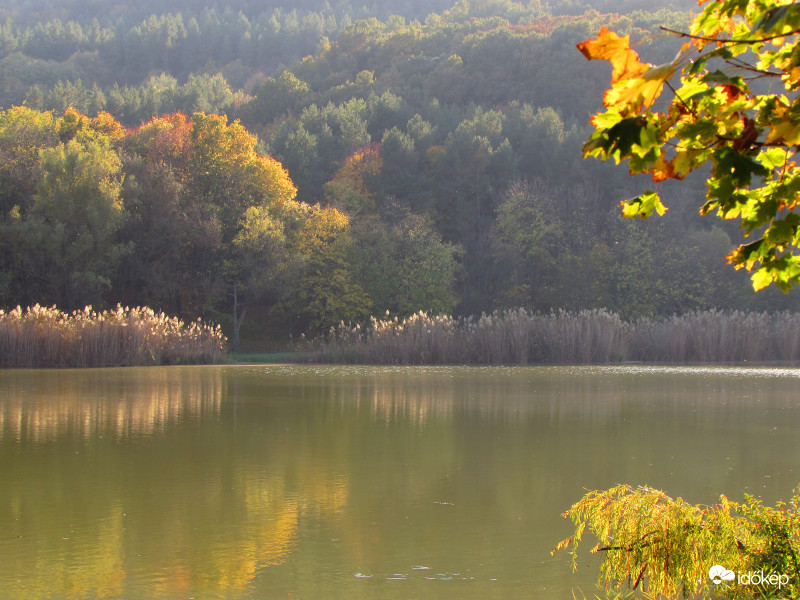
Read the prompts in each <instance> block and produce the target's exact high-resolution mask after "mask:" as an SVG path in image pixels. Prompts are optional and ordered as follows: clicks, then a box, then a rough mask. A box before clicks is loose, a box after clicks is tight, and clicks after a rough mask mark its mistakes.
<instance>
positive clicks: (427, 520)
mask: <svg viewBox="0 0 800 600" xmlns="http://www.w3.org/2000/svg"><path fill="white" fill-rule="evenodd" d="M799 384H800V370H795V369H778V368H774V369H773V368H678V367H663V368H653V367H638V366H625V367H514V368H502V367H481V368H477V367H476V368H472V367H435V368H434V367H409V368H404V367H352V366H347V367H339V366H281V365H277V366H223V367H216V366H215V367H166V368H152V367H151V368H127V369H97V370H94V369H90V370H35V371H34V370H7V371H0V478H1V479H0V590H2V597H3V598H9V599H28V598H30V599H34V598H35V599H45V598H53V599H56V598H58V599H60V598H65V599H67V598H68V599H73V598H76V599H77V598H80V599H84V598H123V599H126V600H127V599H136V600H138V599H162V598H163V599H179V598H196V599H198V600H199V599H201V598H202V599H231V600H233V599H237V600H238V599H253V600H255V599H258V600H261V599H273V598H274V599H279V598H280V599H287V598H291V599H295V600H297V599H300V600H310V599H327V600H337V599H342V600H345V599H347V600H351V599H401V598H402V599H410V598H428V599H439V598H441V599H445V598H447V599H449V598H460V599H488V598H565V599H569V598H572V590H574V589H576V586H580V589H581V590H583V593H585V595H586V596H587V597H594V593H595V591H596V590H595V589H594V587H593V586H594V581H595V580H596V576H597V561H596V559H595V558H594V557H592V558H591V559H586V557H584V560H582V561H581V563H580V569H579V570H578V572H577V573H573V572H572V571H571V569H570V566H569V557H568V555H566V554H563V553H562V554H560V555H557V556H556V557H552V556H551V555H550V550H551V549H552V547H553V546H554V545H555V544H556V543H557V542H558V541H559V540H561V539H562V538H564V537H566V536H567V535H569V534H570V533H571V528H570V523H569V522H567V521H566V520H565V519H563V518H562V517H561V516H560V515H561V513H563V512H564V511H565V510H566V509H567V508H569V506H570V505H571V504H572V503H574V502H575V501H577V500H578V499H580V498H581V496H582V495H583V494H584V493H585V491H586V490H589V489H604V488H608V487H611V486H613V485H615V484H618V483H631V484H647V485H650V486H653V487H656V488H660V489H663V490H665V491H666V492H667V493H668V494H670V495H673V496H681V497H683V498H684V499H686V500H687V501H689V502H692V503H707V504H710V503H714V502H715V501H716V500H717V498H718V497H719V495H720V494H721V493H726V494H727V495H728V496H729V497H731V498H732V499H736V500H740V499H742V496H743V494H744V493H745V492H748V493H752V494H754V495H756V496H761V497H763V498H764V500H765V501H767V502H768V503H774V502H775V501H776V500H778V499H781V498H788V497H789V496H790V495H791V493H792V489H793V488H794V487H795V486H796V485H797V484H798V482H800V465H798V456H800V436H798V435H797V432H798V431H799V430H800V385H799ZM587 542H589V540H588V539H587ZM591 543H593V542H591ZM591 543H587V544H586V546H585V548H586V549H588V548H589V547H590V545H591ZM579 597H580V595H579Z"/></svg>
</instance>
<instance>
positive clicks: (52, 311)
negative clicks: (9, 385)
mask: <svg viewBox="0 0 800 600" xmlns="http://www.w3.org/2000/svg"><path fill="white" fill-rule="evenodd" d="M225 343H226V339H225V336H224V335H222V331H221V330H220V327H219V325H217V326H211V325H207V324H205V323H203V322H201V321H200V320H199V319H198V320H197V321H192V322H191V323H189V324H188V325H187V324H186V323H184V322H183V321H181V320H180V319H178V318H176V317H168V316H167V315H165V314H164V313H156V312H155V311H153V310H152V309H150V308H145V307H136V308H127V307H125V308H123V307H122V306H119V305H117V308H116V309H114V310H104V311H101V312H97V311H94V310H92V307H91V306H87V307H85V308H84V309H83V310H76V311H73V312H71V313H65V312H63V311H60V310H58V309H57V308H56V307H54V306H53V307H49V308H48V307H42V306H39V305H38V304H37V305H35V306H32V307H28V308H26V309H25V310H22V308H20V307H19V306H18V307H17V308H15V309H13V310H11V311H9V312H5V311H3V310H0V367H19V368H30V367H123V366H147V365H177V364H198V363H200V364H209V363H220V362H223V361H224V359H225Z"/></svg>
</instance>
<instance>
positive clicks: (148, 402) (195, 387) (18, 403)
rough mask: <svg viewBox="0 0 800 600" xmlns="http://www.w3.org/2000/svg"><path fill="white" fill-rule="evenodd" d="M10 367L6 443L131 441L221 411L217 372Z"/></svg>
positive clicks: (1, 399)
mask: <svg viewBox="0 0 800 600" xmlns="http://www.w3.org/2000/svg"><path fill="white" fill-rule="evenodd" d="M39 373H40V375H39V376H37V372H35V371H8V372H7V373H5V374H3V376H2V379H0V390H2V391H3V393H2V395H1V396H0V441H2V440H3V439H4V438H11V439H14V440H16V441H18V442H21V441H26V442H34V443H41V442H47V441H52V440H55V439H56V438H58V437H60V436H65V435H69V436H77V437H81V438H84V439H89V438H93V437H95V436H96V435H104V436H113V437H115V438H120V439H125V438H130V437H136V436H144V435H152V434H155V433H163V432H164V431H166V430H167V429H168V428H169V427H170V426H171V425H175V424H177V423H179V422H181V421H183V420H186V419H192V418H198V417H200V416H202V415H215V414H219V410H220V402H221V399H222V377H221V373H220V371H219V370H218V369H205V370H203V369H200V370H196V371H195V372H193V373H192V375H191V376H187V371H186V370H184V369H168V368H165V369H161V368H152V369H149V370H147V371H143V370H141V369H136V370H131V371H130V372H124V371H122V370H118V369H108V370H106V371H102V372H98V371H71V372H66V371H65V372H52V371H40V372H39Z"/></svg>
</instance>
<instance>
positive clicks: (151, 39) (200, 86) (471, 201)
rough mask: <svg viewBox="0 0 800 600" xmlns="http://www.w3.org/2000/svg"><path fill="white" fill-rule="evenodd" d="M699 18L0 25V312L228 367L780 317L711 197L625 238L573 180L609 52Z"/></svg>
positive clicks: (585, 165) (609, 202)
mask: <svg viewBox="0 0 800 600" xmlns="http://www.w3.org/2000/svg"><path fill="white" fill-rule="evenodd" d="M695 9H696V5H695V3H694V2H674V3H671V4H668V3H665V2H653V1H647V0H641V1H633V0H632V1H630V2H615V3H613V4H612V3H610V2H591V1H589V2H581V1H577V0H576V1H571V0H570V1H564V2H554V3H553V4H551V5H548V4H542V3H539V2H529V3H518V2H512V1H510V0H474V1H467V0H461V1H459V2H457V3H456V4H454V5H451V4H450V3H449V2H430V1H427V2H421V1H412V0H409V1H406V2H396V3H390V2H376V3H375V4H374V5H373V6H366V5H365V6H358V7H356V6H354V5H352V4H351V3H350V2H347V1H343V2H330V1H328V2H319V1H318V0H317V1H309V2H295V3H293V4H292V5H291V6H290V7H287V6H284V5H280V4H279V3H278V4H275V5H272V4H271V3H264V2H252V1H248V0H242V1H241V2H238V3H237V2H230V3H227V4H224V5H221V4H216V5H214V4H208V3H201V2H197V1H194V0H178V1H176V2H171V3H170V4H169V5H168V6H164V5H163V4H157V3H155V2H151V1H147V0H146V1H143V2H140V3H137V4H136V5H133V4H126V3H111V2H105V1H103V0H95V1H93V2H77V1H75V2H69V1H64V2H61V3H58V4H57V5H54V4H53V3H49V2H43V1H42V2H39V1H37V0H29V1H25V2H21V3H17V4H15V5H14V8H5V9H0V20H2V22H3V24H2V25H1V26H0V106H2V112H0V307H6V308H13V307H14V306H16V305H22V306H26V305H32V304H34V303H40V304H42V305H53V304H55V305H57V306H58V307H59V308H60V309H63V310H73V309H76V308H82V307H83V306H84V305H86V304H91V305H93V306H95V307H98V308H107V307H113V306H115V305H116V304H117V303H121V304H123V305H130V306H134V305H147V306H150V307H152V308H154V309H156V310H163V311H165V312H167V313H168V314H174V315H179V316H180V317H182V318H185V319H189V320H192V319H196V318H197V317H203V318H205V319H211V320H213V321H215V322H218V323H221V324H222V325H223V328H224V329H225V331H226V332H228V333H229V334H230V335H231V337H232V338H233V340H234V345H238V342H239V339H240V337H241V339H243V340H244V341H245V343H249V344H255V345H257V344H262V345H263V344H264V343H265V342H264V340H265V339H271V340H285V339H287V338H288V337H289V336H299V335H300V334H303V333H304V334H306V335H314V334H316V333H318V332H320V331H325V330H327V329H328V328H330V327H331V326H335V325H337V324H338V323H340V321H345V322H348V321H352V322H354V323H355V322H365V321H366V320H367V319H368V318H369V317H370V315H379V316H381V317H383V316H384V315H390V316H398V317H400V318H401V319H402V318H404V317H407V316H409V315H412V314H414V313H416V312H418V311H420V310H422V311H426V312H428V313H431V314H453V315H464V316H467V315H477V314H480V313H482V312H486V313H489V312H491V311H495V310H505V309H508V310H511V309H517V308H524V309H525V310H528V311H534V312H541V313H548V312H551V311H555V310H583V309H607V310H610V311H613V312H614V313H616V314H618V315H620V316H621V317H622V318H623V319H626V320H630V321H635V320H638V319H645V318H658V317H668V316H671V315H676V314H684V313H689V312H691V311H702V310H708V309H736V310H739V309H743V310H765V309H769V310H792V309H795V308H796V306H797V302H798V301H797V294H795V293H789V294H782V293H780V292H776V291H775V290H767V291H763V292H760V293H759V294H757V295H756V294H755V293H754V292H753V290H752V286H751V284H750V281H749V279H748V277H747V274H746V273H742V272H738V271H734V270H733V269H732V268H731V267H730V266H729V265H728V264H726V261H725V255H726V254H728V252H730V250H731V249H732V248H733V247H734V246H736V245H737V244H738V243H740V242H741V238H742V233H741V231H740V230H739V228H738V227H737V225H736V224H735V223H727V222H724V221H719V220H717V221H710V220H708V219H702V218H701V217H700V216H699V215H698V213H697V207H698V206H699V205H700V204H701V202H700V201H699V199H700V198H702V197H703V194H704V192H703V178H702V176H696V177H693V178H688V179H687V180H686V181H683V182H681V183H680V184H679V185H675V186H670V185H668V184H667V183H665V184H664V185H663V187H662V188H661V195H662V197H664V198H665V199H666V200H668V201H669V202H668V204H669V206H670V211H669V212H668V213H667V214H666V215H665V216H663V217H660V218H654V219H649V220H646V221H631V220H626V219H622V218H621V216H620V208H619V202H620V200H621V199H622V198H624V197H626V196H629V195H630V190H631V188H632V185H633V183H634V181H635V180H634V179H632V178H631V176H629V175H628V174H627V173H626V172H625V171H624V170H623V169H619V168H614V166H613V165H606V164H602V163H600V162H598V161H592V160H588V161H584V160H582V158H581V147H582V145H583V142H584V140H585V139H586V138H587V137H588V128H589V125H588V123H589V118H590V116H591V115H592V114H593V113H594V112H597V110H598V108H599V106H600V105H601V102H602V95H603V90H604V89H605V87H606V86H607V84H608V79H609V71H608V70H605V69H603V68H600V67H598V66H597V65H594V64H589V62H588V61H586V60H585V58H584V57H583V56H581V55H580V53H579V52H578V51H577V50H576V48H575V45H576V44H577V43H578V42H581V41H583V40H585V39H587V38H589V37H590V36H592V35H593V34H594V33H595V32H597V31H598V30H599V29H600V28H601V27H602V26H604V25H605V26H609V27H613V28H614V29H615V30H616V31H618V32H620V33H626V34H630V35H631V36H632V37H633V38H634V39H635V40H640V41H641V44H640V45H639V51H640V52H641V53H642V54H646V55H647V57H648V60H651V61H652V62H659V60H667V59H668V58H669V57H671V56H672V55H674V53H675V51H676V48H677V45H678V43H677V42H676V40H675V39H673V38H670V37H666V36H663V35H660V29H659V28H660V27H661V26H667V27H670V28H673V29H681V28H685V27H686V26H687V25H688V23H689V22H690V20H691V18H692V13H691V11H692V10H695Z"/></svg>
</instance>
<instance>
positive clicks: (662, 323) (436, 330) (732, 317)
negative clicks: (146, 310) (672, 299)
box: [301, 309, 800, 365]
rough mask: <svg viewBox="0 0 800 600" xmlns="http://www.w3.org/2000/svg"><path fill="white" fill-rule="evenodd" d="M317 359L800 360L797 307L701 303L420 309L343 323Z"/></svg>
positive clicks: (317, 345)
mask: <svg viewBox="0 0 800 600" xmlns="http://www.w3.org/2000/svg"><path fill="white" fill-rule="evenodd" d="M301 349H303V350H308V349H310V350H312V351H313V352H312V354H311V356H310V357H308V360H311V361H318V362H352V363H361V364H403V365H414V364H475V365H480V364H490V365H527V364H608V363H618V362H623V361H641V362H655V363H660V364H664V363H680V364H686V363H694V364H710V363H711V364H713V363H734V362H742V361H749V362H751V363H759V362H770V361H780V362H797V361H798V360H800V316H798V315H797V314H796V313H775V314H768V313H754V312H750V313H747V312H741V311H716V310H712V311H702V312H693V313H687V314H685V315H682V316H672V317H669V318H665V319H641V320H638V321H634V322H629V321H625V320H623V319H622V318H620V316H619V315H617V314H615V313H611V312H609V311H606V310H582V311H577V312H570V311H563V310H562V311H558V312H552V313H547V314H542V313H535V312H530V311H526V310H525V309H515V310H502V311H494V312H492V313H490V314H485V313H484V314H482V315H480V316H478V317H452V316H449V315H432V314H427V313H424V312H419V313H416V314H413V315H411V316H410V317H407V318H404V319H399V318H397V317H394V318H390V317H389V316H388V315H387V316H386V317H385V318H382V319H377V318H375V317H372V318H371V319H370V323H369V325H367V326H365V327H362V326H361V325H360V324H355V325H353V324H345V323H344V322H342V323H340V324H339V325H338V326H335V327H331V329H330V330H329V331H328V333H327V335H325V336H323V337H321V338H319V339H315V340H313V341H312V343H310V344H305V345H301Z"/></svg>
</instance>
